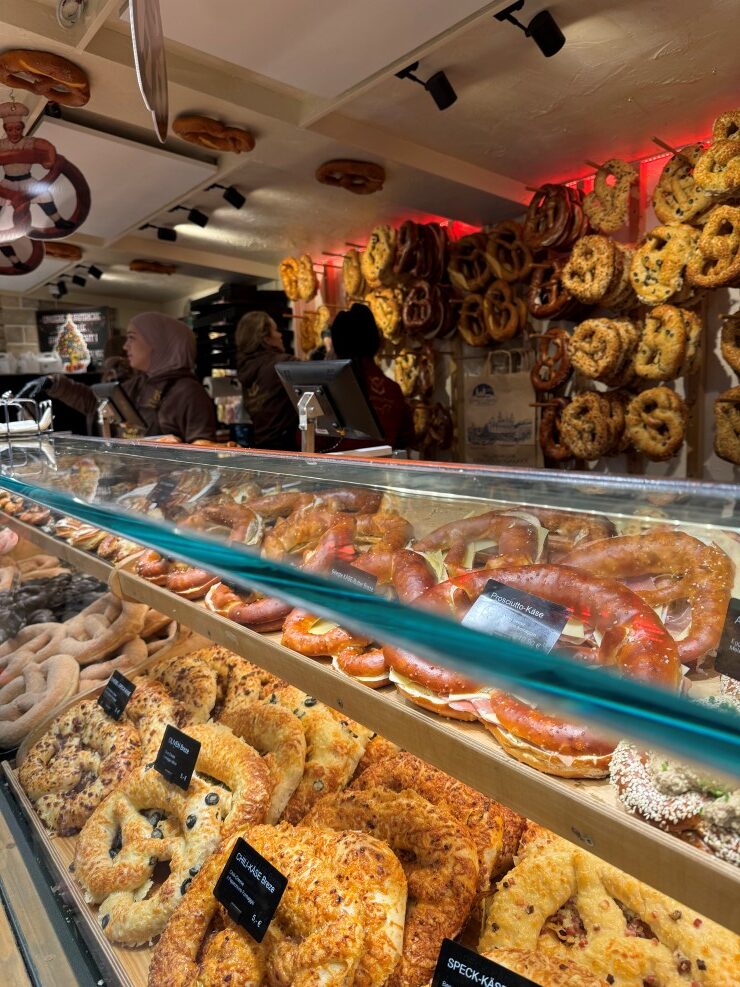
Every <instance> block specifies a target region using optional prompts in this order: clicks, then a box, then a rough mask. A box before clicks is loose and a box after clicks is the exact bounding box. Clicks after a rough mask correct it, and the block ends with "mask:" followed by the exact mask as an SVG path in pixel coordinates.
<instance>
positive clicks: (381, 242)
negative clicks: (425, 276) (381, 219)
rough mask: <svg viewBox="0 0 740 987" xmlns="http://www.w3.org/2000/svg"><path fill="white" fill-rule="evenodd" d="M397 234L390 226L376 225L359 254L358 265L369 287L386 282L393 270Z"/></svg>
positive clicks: (376, 286)
mask: <svg viewBox="0 0 740 987" xmlns="http://www.w3.org/2000/svg"><path fill="white" fill-rule="evenodd" d="M396 238H397V234H396V231H395V229H393V227H392V226H376V227H375V229H374V230H373V231H372V233H371V234H370V239H369V240H368V241H367V244H366V246H365V249H364V250H363V251H362V254H361V255H360V267H361V269H362V274H363V277H364V278H365V280H366V281H367V284H368V287H369V288H379V287H380V286H381V285H383V284H386V283H387V282H388V280H389V279H390V277H391V275H392V272H393V261H394V258H395V256H396Z"/></svg>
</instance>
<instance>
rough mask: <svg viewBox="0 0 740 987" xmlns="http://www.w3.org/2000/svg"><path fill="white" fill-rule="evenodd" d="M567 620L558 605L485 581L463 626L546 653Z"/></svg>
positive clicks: (490, 580) (567, 615)
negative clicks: (484, 586)
mask: <svg viewBox="0 0 740 987" xmlns="http://www.w3.org/2000/svg"><path fill="white" fill-rule="evenodd" d="M568 617H569V613H568V610H567V608H566V607H562V606H560V604H559V603H550V601H549V600H541V599H540V598H539V597H538V596H533V595H532V594H531V593H525V592H524V591H523V590H520V589H514V588H513V587H511V586H506V585H505V584H504V583H500V582H498V580H496V579H489V580H488V582H487V583H486V588H485V589H484V590H483V592H482V593H481V595H480V596H479V597H478V599H477V600H476V601H475V603H474V604H473V605H472V607H471V608H470V610H468V612H467V614H466V615H465V617H464V618H463V624H465V626H466V627H472V628H473V629H474V630H476V631H483V632H484V633H486V634H495V635H496V636H497V637H507V638H509V640H511V641H517V642H518V643H519V644H526V645H529V647H530V648H535V650H537V651H544V652H546V653H547V652H550V651H552V649H553V648H554V647H555V645H556V644H557V641H558V638H559V637H560V635H561V634H562V632H563V628H564V627H565V625H566V624H567V623H568Z"/></svg>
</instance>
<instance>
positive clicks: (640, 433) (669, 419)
mask: <svg viewBox="0 0 740 987" xmlns="http://www.w3.org/2000/svg"><path fill="white" fill-rule="evenodd" d="M687 419H688V408H687V407H686V403H685V402H684V400H683V398H681V397H680V396H679V395H678V394H676V392H675V391H672V390H671V389H670V388H669V387H651V388H650V389H649V390H647V391H643V392H642V393H641V394H638V395H637V396H636V397H634V398H632V400H631V401H630V403H629V405H628V406H627V414H626V424H627V431H628V432H629V437H630V441H631V442H632V444H633V445H634V447H635V449H637V450H638V452H641V453H643V455H645V456H646V457H647V458H648V459H652V460H654V461H655V462H661V461H662V460H665V459H670V458H671V457H672V456H675V455H676V453H677V452H678V450H679V449H680V448H681V445H682V444H683V440H684V436H685V434H686V421H687Z"/></svg>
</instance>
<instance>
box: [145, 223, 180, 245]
mask: <svg viewBox="0 0 740 987" xmlns="http://www.w3.org/2000/svg"><path fill="white" fill-rule="evenodd" d="M139 229H140V230H156V231H157V239H158V240H167V241H168V243H174V242H175V240H176V239H177V230H172V229H170V227H169V226H157V225H156V223H144V225H143V226H140V227H139Z"/></svg>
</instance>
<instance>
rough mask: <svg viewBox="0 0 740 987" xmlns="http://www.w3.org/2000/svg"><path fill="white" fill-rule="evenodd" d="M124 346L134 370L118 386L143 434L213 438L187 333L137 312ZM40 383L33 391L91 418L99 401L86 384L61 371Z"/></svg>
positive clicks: (163, 318) (212, 418)
mask: <svg viewBox="0 0 740 987" xmlns="http://www.w3.org/2000/svg"><path fill="white" fill-rule="evenodd" d="M123 348H124V350H125V352H126V356H127V357H128V362H129V364H130V365H131V369H132V370H133V371H135V373H134V374H133V375H132V376H131V377H129V378H128V379H127V380H124V381H122V382H121V388H122V389H123V390H124V391H125V392H126V396H127V397H128V399H129V401H130V402H131V404H132V405H133V406H134V408H135V409H136V410H137V411H138V413H139V415H140V416H141V418H142V419H143V420H144V422H145V423H146V431H145V432H144V434H145V435H158V436H167V437H168V438H170V439H172V438H174V439H177V440H179V441H183V442H196V441H198V440H205V441H211V442H212V441H214V440H215V438H216V427H217V426H216V412H215V409H214V406H213V402H212V401H211V399H210V397H209V396H208V394H207V392H206V390H205V388H204V387H203V385H202V384H201V382H200V381H199V380H198V378H197V377H196V376H195V373H194V371H193V367H194V366H195V339H194V337H193V333H192V331H191V330H190V329H189V328H188V327H187V326H186V325H185V324H184V323H182V322H180V321H179V320H178V319H173V318H172V317H171V316H169V315H162V314H160V313H159V312H142V313H141V315H136V316H134V318H133V319H131V321H130V322H129V324H128V327H127V329H126V342H125V344H124V347H123ZM42 382H43V383H42ZM39 383H40V384H41V383H42V386H41V387H39V388H38V390H37V391H36V393H37V394H39V393H41V392H42V391H43V392H45V393H46V394H47V395H48V396H49V397H52V398H55V399H56V400H58V401H63V402H64V404H67V405H69V406H70V407H71V408H74V409H75V410H76V411H79V412H81V413H82V414H84V415H88V416H89V417H92V418H94V416H95V413H96V411H97V407H98V399H97V398H96V396H95V394H94V393H93V391H92V390H91V389H90V388H89V387H87V385H86V384H81V383H78V382H77V381H74V380H70V379H69V378H68V377H65V376H64V375H63V374H52V375H51V376H50V377H47V378H42V381H40V382H39Z"/></svg>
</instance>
